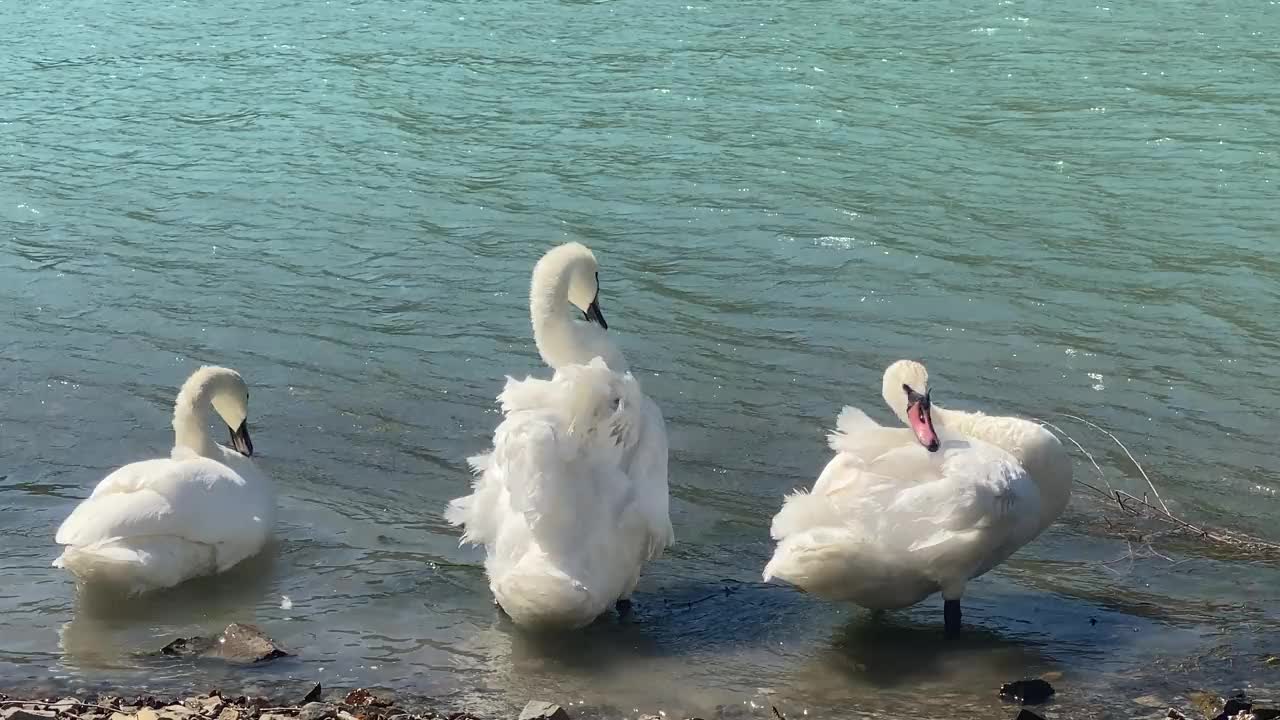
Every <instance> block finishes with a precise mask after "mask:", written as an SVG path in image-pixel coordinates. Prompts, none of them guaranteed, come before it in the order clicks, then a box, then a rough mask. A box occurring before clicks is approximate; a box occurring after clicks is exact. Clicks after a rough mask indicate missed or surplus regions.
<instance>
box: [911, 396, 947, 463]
mask: <svg viewBox="0 0 1280 720" xmlns="http://www.w3.org/2000/svg"><path fill="white" fill-rule="evenodd" d="M929 407H930V404H929V393H928V392H925V394H923V395H921V394H920V393H918V392H916V391H915V390H912V389H910V388H908V389H907V423H908V424H909V425H911V431H912V432H914V433H915V434H916V440H919V441H920V444H921V445H923V446H924V447H925V449H926V450H928V451H929V452H938V448H939V447H941V446H942V442H941V441H940V440H938V433H937V432H935V431H934V429H933V414H932V413H930V412H929Z"/></svg>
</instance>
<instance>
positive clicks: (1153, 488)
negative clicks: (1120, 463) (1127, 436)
mask: <svg viewBox="0 0 1280 720" xmlns="http://www.w3.org/2000/svg"><path fill="white" fill-rule="evenodd" d="M1059 414H1060V415H1062V416H1063V417H1069V418H1071V419H1072V420H1076V421H1078V422H1082V423H1084V424H1085V425H1088V426H1089V427H1091V428H1093V429H1095V430H1097V431H1098V432H1100V433H1102V434H1104V435H1106V436H1107V437H1109V438H1111V439H1112V440H1113V441H1115V444H1116V445H1119V446H1120V449H1121V450H1123V451H1124V454H1125V455H1128V456H1129V461H1130V462H1132V463H1133V466H1134V467H1136V468H1138V472H1140V473H1142V479H1144V480H1146V481H1147V487H1150V488H1151V494H1152V495H1155V496H1156V500H1157V501H1158V502H1159V503H1160V507H1161V508H1162V509H1163V510H1164V512H1165V514H1166V515H1170V517H1172V515H1171V514H1170V513H1169V506H1168V505H1165V504H1164V500H1163V499H1162V498H1161V497H1160V491H1159V490H1157V489H1156V484H1155V483H1153V482H1151V478H1150V476H1148V475H1147V471H1146V470H1144V469H1142V463H1139V462H1138V459H1137V458H1135V457H1134V456H1133V453H1131V452H1129V448H1127V447H1125V445H1124V443H1122V442H1120V438H1118V437H1116V436H1115V435H1113V434H1112V433H1111V431H1110V430H1107V429H1106V428H1104V427H1102V426H1101V425H1098V424H1097V423H1093V422H1090V421H1088V420H1085V419H1084V418H1082V417H1077V416H1075V415H1070V414H1068V413H1059Z"/></svg>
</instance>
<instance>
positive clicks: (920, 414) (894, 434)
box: [764, 360, 1072, 634]
mask: <svg viewBox="0 0 1280 720" xmlns="http://www.w3.org/2000/svg"><path fill="white" fill-rule="evenodd" d="M881 390H882V394H883V396H884V399H885V402H887V403H888V404H889V407H890V408H892V409H893V411H894V414H895V415H897V416H898V418H899V419H900V420H901V421H902V422H903V423H904V424H905V425H907V426H908V427H907V428H891V427H883V426H881V425H879V424H878V423H876V422H875V421H874V420H872V419H871V418H869V417H867V415H866V414H865V413H863V412H862V411H861V410H858V409H857V408H853V407H846V408H845V409H844V411H843V412H841V413H840V417H839V419H838V420H837V421H836V431H835V432H834V433H832V434H831V435H830V437H829V444H830V446H831V449H832V450H834V451H835V453H836V455H835V457H834V458H832V459H831V461H830V462H829V463H828V464H827V466H826V468H825V469H824V470H823V471H822V474H821V475H820V476H819V477H818V480H817V482H816V483H815V484H814V486H813V490H812V491H809V492H804V491H798V492H796V493H794V494H792V495H790V496H788V497H787V499H786V501H785V503H784V504H783V506H782V510H781V512H779V513H778V514H777V516H776V517H774V519H773V526H772V528H771V533H772V535H773V538H774V539H775V540H777V541H778V546H777V549H776V550H775V552H774V554H773V558H772V559H771V560H770V561H769V564H768V565H767V566H766V567H765V570H764V579H765V581H768V580H770V579H772V578H778V579H780V580H783V581H786V582H788V583H790V584H792V585H795V586H797V587H799V588H801V589H803V590H805V591H807V592H810V593H812V594H814V595H817V596H818V597H822V598H825V599H830V600H851V601H853V602H855V603H857V604H859V605H862V606H863V607H867V608H872V609H877V610H885V609H892V608H901V607H907V606H909V605H914V604H916V603H918V602H920V601H921V600H923V599H925V598H926V597H928V596H929V595H932V594H933V593H935V592H941V593H942V597H943V601H944V602H943V607H944V619H945V627H946V631H947V633H948V634H955V633H956V632H958V631H959V629H960V597H961V595H962V594H963V593H964V589H965V584H966V583H967V582H968V581H969V580H972V579H973V578H976V577H978V576H979V575H982V574H983V573H985V572H987V571H988V570H990V569H992V568H994V567H996V566H997V565H999V564H1000V563H1002V562H1004V561H1005V560H1006V559H1007V558H1008V557H1009V556H1010V555H1012V554H1013V553H1014V552H1015V551H1016V550H1017V549H1018V548H1020V547H1022V546H1023V545H1026V544H1027V543H1029V542H1031V540H1033V539H1034V538H1035V537H1036V536H1038V535H1039V534H1040V533H1041V532H1042V531H1044V529H1045V528H1047V527H1048V526H1049V525H1050V524H1052V523H1053V521H1054V520H1056V519H1057V517H1058V516H1059V515H1061V514H1062V511H1063V510H1064V509H1065V508H1066V505H1067V501H1068V500H1069V498H1070V493H1071V473H1072V469H1071V458H1070V457H1069V456H1068V455H1067V453H1066V450H1065V449H1064V448H1063V447H1062V443H1061V442H1059V441H1058V438H1057V437H1056V436H1054V435H1053V434H1052V433H1050V432H1049V431H1048V430H1046V429H1044V428H1043V427H1041V426H1040V425H1039V424H1037V423H1034V422H1031V421H1029V420H1023V419H1020V418H1014V417H997V416H989V415H984V414H982V413H978V412H962V411H958V410H946V409H943V408H940V407H937V406H936V405H933V404H932V402H931V400H930V394H929V375H928V372H927V371H926V370H925V368H924V366H923V365H921V364H920V363H917V362H913V361H910V360H899V361H898V362H896V363H894V364H893V365H890V366H889V368H888V369H887V370H886V371H885V374H884V381H883V384H882V388H881Z"/></svg>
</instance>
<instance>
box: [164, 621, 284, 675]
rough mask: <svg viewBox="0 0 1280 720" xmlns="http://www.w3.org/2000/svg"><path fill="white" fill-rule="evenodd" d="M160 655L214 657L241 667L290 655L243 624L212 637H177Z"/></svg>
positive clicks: (231, 625) (257, 631)
mask: <svg viewBox="0 0 1280 720" xmlns="http://www.w3.org/2000/svg"><path fill="white" fill-rule="evenodd" d="M160 652H161V654H163V655H169V656H171V657H200V658H216V659H218V660H225V661H227V662H229V663H236V664H242V665H250V664H253V663H260V662H266V661H268V660H274V659H276V658H280V657H286V656H288V655H289V653H288V652H286V651H285V650H284V649H283V648H281V647H280V646H279V645H277V644H276V642H275V641H274V640H272V639H271V638H269V637H267V635H266V633H264V632H262V630H260V629H258V628H257V627H256V626H254V625H245V624H242V623H231V624H230V625H228V626H227V628H226V630H223V631H222V634H220V635H217V636H214V637H203V636H199V635H197V636H196V637H190V638H178V639H177V640H174V641H173V642H171V643H169V644H168V645H165V646H164V647H163V648H161V649H160Z"/></svg>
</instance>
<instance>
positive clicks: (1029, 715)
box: [1013, 708, 1044, 720]
mask: <svg viewBox="0 0 1280 720" xmlns="http://www.w3.org/2000/svg"><path fill="white" fill-rule="evenodd" d="M1013 720H1044V718H1042V717H1040V716H1039V715H1037V714H1035V713H1033V712H1031V711H1030V710H1028V709H1026V708H1022V710H1021V711H1019V712H1018V717H1016V718H1014V719H1013Z"/></svg>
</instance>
